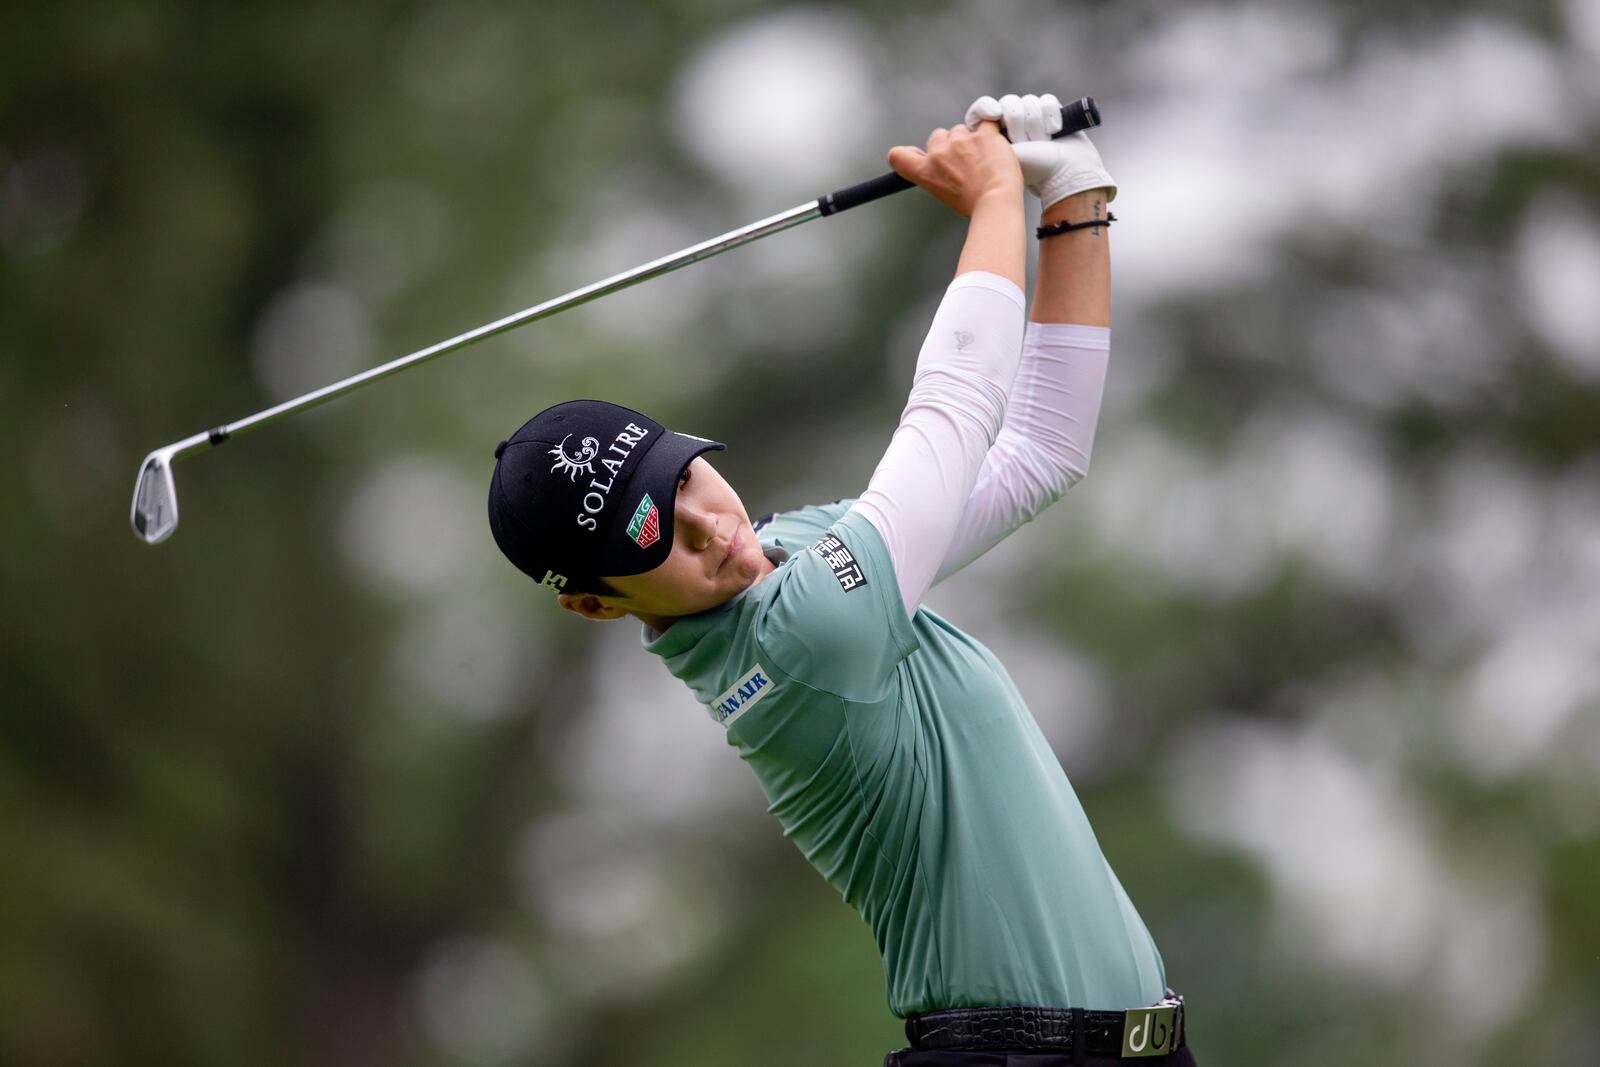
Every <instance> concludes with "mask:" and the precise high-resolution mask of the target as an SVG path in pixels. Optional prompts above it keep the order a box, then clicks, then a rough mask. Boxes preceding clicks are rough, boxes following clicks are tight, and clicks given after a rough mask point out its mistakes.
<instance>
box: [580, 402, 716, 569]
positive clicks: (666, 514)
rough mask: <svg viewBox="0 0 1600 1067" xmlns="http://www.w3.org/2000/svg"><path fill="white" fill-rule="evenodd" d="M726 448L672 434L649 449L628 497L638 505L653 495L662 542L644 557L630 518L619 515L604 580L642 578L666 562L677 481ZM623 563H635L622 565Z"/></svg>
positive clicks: (699, 439)
mask: <svg viewBox="0 0 1600 1067" xmlns="http://www.w3.org/2000/svg"><path fill="white" fill-rule="evenodd" d="M727 447H728V446H727V445H725V444H723V443H722V442H721V441H711V440H708V439H706V438H704V437H693V436H691V435H689V434H684V433H672V432H671V431H668V433H667V435H666V436H665V437H663V438H662V439H661V440H660V441H657V442H656V444H655V447H654V448H652V449H650V451H649V453H647V454H646V455H645V457H644V459H643V460H641V461H640V463H639V467H638V469H637V470H635V471H634V472H633V477H632V478H631V479H630V480H629V482H628V497H629V499H630V500H634V501H637V500H640V499H642V497H643V495H644V494H645V493H648V494H650V498H651V501H652V502H653V503H654V504H655V505H656V507H657V508H658V509H659V510H660V517H659V522H660V524H661V533H660V539H659V540H658V541H657V542H656V543H655V544H653V545H651V546H650V548H649V549H647V550H646V551H645V552H644V553H643V554H642V555H641V554H640V553H639V550H638V546H637V545H636V544H635V543H634V542H633V541H632V539H631V538H630V537H629V535H628V532H627V525H628V519H627V515H626V514H625V513H623V514H619V515H618V518H617V520H616V521H615V522H614V523H613V524H612V532H611V544H610V545H609V546H608V547H607V551H606V552H605V556H604V559H603V560H602V563H601V573H602V576H603V577H607V578H625V577H627V576H628V575H631V574H643V573H644V572H645V571H651V570H655V569H656V568H657V567H659V566H660V565H661V564H662V563H663V562H665V561H666V558H667V556H668V554H669V553H671V551H672V538H673V529H674V522H673V512H674V507H673V505H674V503H675V502H676V500H677V496H678V478H679V477H680V476H681V475H682V474H683V470H684V468H685V467H687V466H688V465H689V463H690V461H692V460H693V459H694V458H695V457H696V456H699V455H702V454H704V453H706V452H721V451H724V450H726V449H727ZM622 560H631V561H632V562H631V563H621V562H619V561H622ZM608 561H609V562H611V564H612V567H613V568H618V567H620V568H621V569H607V567H606V562H608Z"/></svg>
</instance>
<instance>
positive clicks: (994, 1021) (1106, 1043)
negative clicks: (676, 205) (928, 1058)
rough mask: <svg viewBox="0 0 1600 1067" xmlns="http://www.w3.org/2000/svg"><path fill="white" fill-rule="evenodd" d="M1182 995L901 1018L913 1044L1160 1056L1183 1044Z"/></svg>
mask: <svg viewBox="0 0 1600 1067" xmlns="http://www.w3.org/2000/svg"><path fill="white" fill-rule="evenodd" d="M1183 1030H1184V1026H1183V998H1182V997H1180V996H1178V995H1177V994H1176V993H1173V992H1171V991H1170V990H1169V991H1168V993H1167V995H1166V997H1164V998H1163V999H1162V1000H1161V1002H1160V1003H1158V1004H1156V1005H1154V1006H1153V1007H1149V1008H1134V1009H1132V1010H1131V1011H1090V1010H1088V1009H1085V1008H953V1009H951V1010H948V1011H930V1012H927V1013H925V1014H923V1015H912V1016H908V1017H907V1019H906V1040H908V1041H910V1042H911V1047H912V1048H915V1049H1005V1050H1009V1051H1022V1050H1026V1049H1054V1050H1059V1051H1062V1052H1066V1053H1069V1054H1070V1053H1073V1052H1074V1050H1081V1054H1082V1055H1084V1056H1096V1057H1108V1058H1120V1057H1125V1056H1126V1057H1143V1056H1165V1055H1166V1054H1167V1053H1169V1052H1173V1051H1176V1050H1177V1049H1180V1048H1182V1047H1183V1046H1184V1043H1185V1037H1184V1032H1183Z"/></svg>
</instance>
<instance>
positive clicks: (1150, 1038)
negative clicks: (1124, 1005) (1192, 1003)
mask: <svg viewBox="0 0 1600 1067" xmlns="http://www.w3.org/2000/svg"><path fill="white" fill-rule="evenodd" d="M1177 1047H1178V1005H1176V1004H1163V1005H1158V1006H1156V1007H1154V1008H1130V1009H1129V1010H1128V1011H1125V1012H1123V1013H1122V1055H1123V1058H1125V1059H1131V1058H1138V1057H1142V1056H1165V1055H1167V1054H1168V1053H1169V1052H1171V1051H1172V1050H1173V1049H1175V1048H1177Z"/></svg>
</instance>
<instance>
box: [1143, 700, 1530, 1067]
mask: <svg viewBox="0 0 1600 1067" xmlns="http://www.w3.org/2000/svg"><path fill="white" fill-rule="evenodd" d="M1175 751H1176V752H1177V754H1178V755H1177V757H1176V759H1175V766H1174V774H1173V776H1172V778H1171V787H1170V792H1169V795H1168V801H1169V807H1170V810H1171V812H1172V815H1173V818H1174V819H1175V820H1176V821H1177V822H1178V823H1179V824H1180V825H1182V826H1183V827H1184V828H1185V829H1186V830H1187V831H1189V832H1190V833H1192V834H1194V835H1195V836H1196V837H1198V838H1200V839H1202V840H1209V841H1213V842H1216V843H1218V844H1222V845H1226V846H1229V847H1233V848H1237V849H1240V850H1242V851H1244V852H1245V853H1247V854H1249V855H1251V856H1252V857H1254V858H1255V860H1256V861H1257V862H1258V863H1260V864H1261V866H1262V867H1263V869H1264V870H1265V871H1266V873H1267V875H1268V877H1269V878H1270V880H1271V882H1272V885H1273V887H1274V890H1275V901H1274V902H1275V906H1276V909H1277V916H1276V918H1277V925H1278V928H1279V939H1278V943H1279V945H1280V946H1281V949H1282V951H1283V953H1284V954H1285V956H1286V957H1287V958H1288V959H1290V960H1299V961H1300V962H1301V964H1302V965H1304V966H1309V967H1312V968H1315V967H1320V966H1331V967H1334V968H1337V969H1338V970H1341V971H1345V972H1346V973H1350V974H1353V975H1356V976H1359V977H1361V978H1363V979H1366V980H1372V981H1378V982H1381V983H1384V984H1386V985H1388V986H1391V987H1393V988H1396V989H1400V988H1412V987H1418V988H1421V989H1422V990H1424V995H1429V996H1432V997H1434V998H1436V999H1437V1000H1438V1001H1439V1008H1440V1010H1442V1011H1443V1010H1449V1011H1450V1013H1451V1017H1452V1019H1453V1020H1454V1024H1453V1028H1452V1031H1451V1033H1452V1035H1453V1036H1452V1037H1451V1040H1459V1041H1462V1042H1467V1041H1471V1040H1474V1039H1476V1038H1480V1037H1482V1036H1483V1035H1485V1034H1488V1033H1492V1032H1493V1031H1494V1030H1495V1029H1496V1028H1497V1027H1498V1026H1500V1025H1502V1024H1503V1023H1504V1022H1506V1021H1507V1020H1508V1019H1509V1018H1511V1017H1512V1016H1514V1015H1515V1013H1516V1012H1517V1011H1518V1010H1519V1009H1520V1007H1521V1006H1522V1005H1523V1003H1524V1002H1525V1001H1526V999H1527V997H1528V996H1529V995H1530V993H1531V992H1532V991H1533V989H1534V988H1535V987H1536V986H1537V984H1538V981H1539V979H1540V978H1541V976H1542V975H1541V972H1542V968H1543V965H1544V936H1545V935H1544V928H1543V923H1542V920H1541V918H1540V912H1539V906H1538V899H1537V896H1536V887H1535V885H1533V884H1532V883H1530V882H1528V881H1527V880H1526V879H1524V878H1522V877H1521V876H1519V875H1506V874H1505V873H1504V870H1503V868H1502V869H1501V871H1500V872H1499V873H1498V874H1497V872H1496V870H1495V869H1494V867H1493V866H1492V865H1490V864H1488V863H1480V862H1476V861H1474V860H1473V859H1472V858H1470V857H1469V858H1468V859H1467V860H1465V861H1463V860H1459V859H1458V860H1456V861H1455V862H1454V864H1453V865H1452V864H1451V863H1448V862H1447V861H1446V859H1445V856H1444V853H1443V851H1442V850H1441V849H1440V847H1439V846H1438V845H1437V844H1436V843H1435V841H1434V840H1433V836H1432V835H1431V834H1430V832H1429V829H1428V826H1427V824H1426V823H1425V821H1424V820H1423V817H1422V814H1421V812H1420V811H1419V810H1418V809H1417V808H1416V807H1415V806H1414V805H1413V804H1412V803H1411V802H1410V801H1409V799H1408V798H1406V797H1405V796H1404V795H1403V794H1402V793H1401V791H1400V790H1399V789H1398V788H1397V785H1396V782H1395V781H1394V780H1393V779H1392V777H1391V776H1390V775H1389V774H1388V773H1387V772H1386V771H1385V770H1383V769H1381V768H1378V767H1374V766H1372V765H1370V764H1364V763H1357V762H1356V761H1354V760H1352V759H1351V758H1350V757H1349V756H1348V755H1347V754H1345V753H1344V752H1343V751H1341V750H1340V749H1339V748H1338V747H1336V746H1335V745H1333V744H1330V743H1329V742H1328V740H1327V739H1326V738H1324V737H1321V736H1319V735H1318V734H1317V733H1316V732H1315V731H1301V732H1291V731H1289V730H1285V729H1283V728H1280V727H1275V726H1265V725H1258V724H1250V723H1240V722H1229V723H1225V724H1222V725H1214V726H1211V727H1209V728H1203V729H1201V730H1199V731H1196V734H1195V736H1194V737H1193V738H1191V739H1190V740H1189V741H1188V742H1187V743H1186V744H1183V745H1179V746H1177V747H1176V749H1175ZM1462 1005H1466V1006H1467V1007H1465V1008H1462V1007H1461V1006H1462Z"/></svg>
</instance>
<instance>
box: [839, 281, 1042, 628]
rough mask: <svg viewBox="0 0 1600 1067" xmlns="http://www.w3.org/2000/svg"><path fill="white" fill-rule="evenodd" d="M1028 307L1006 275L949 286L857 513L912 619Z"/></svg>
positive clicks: (1000, 402) (992, 420)
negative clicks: (883, 551)
mask: <svg viewBox="0 0 1600 1067" xmlns="http://www.w3.org/2000/svg"><path fill="white" fill-rule="evenodd" d="M1025 309H1026V305H1025V303H1024V298H1023V295H1022V290H1020V289H1018V288H1017V286H1016V285H1015V284H1014V283H1013V282H1011V281H1009V280H1007V279H1005V278H1002V277H1000V276H999V275H996V274H989V273H987V272H984V271H968V272H967V273H965V274H961V275H958V276H957V277H956V280H955V281H953V282H951V283H950V288H949V290H948V291H947V292H946V293H945V297H944V300H943V301H942V302H941V303H940V305H939V310H938V312H937V313H936V314H935V315H934V317H933V325H932V326H931V327H929V329H928V336H927V339H926V340H925V341H924V342H923V344H922V352H921V354H920V355H919V356H918V357H917V372H916V376H915V377H914V378H913V380H912V384H911V395H910V397H909V398H908V399H907V401H906V407H905V411H904V412H903V413H902V414H901V416H900V425H899V427H898V428H897V429H896V430H895V432H894V438H893V439H892V440H891V441H890V442H889V448H888V450H887V451H885V452H884V454H883V459H881V460H879V461H878V469H877V470H876V471H874V472H873V475H872V480H871V482H870V483H868V486H867V491H866V492H864V493H862V494H861V497H860V499H858V500H857V501H856V503H855V504H854V506H853V507H852V508H851V510H852V511H859V512H861V513H862V515H863V516H864V517H865V518H866V519H867V521H868V522H870V523H872V525H873V528H874V529H876V530H877V531H878V533H879V534H880V535H881V536H882V537H883V540H884V544H885V545H886V546H887V547H888V550H889V558H890V560H891V561H892V562H893V563H894V571H895V577H896V578H897V579H898V581H899V585H900V598H901V602H902V603H903V604H904V605H905V609H906V613H907V614H915V612H916V610H917V606H918V605H919V604H921V603H922V597H923V595H924V594H926V593H927V591H928V587H929V586H931V585H932V584H933V579H934V576H935V575H936V574H937V573H938V571H939V567H940V565H941V563H943V561H944V559H945V557H946V555H947V554H948V552H949V549H950V544H951V539H952V537H954V535H955V532H956V528H957V526H958V525H959V524H960V522H961V518H962V514H963V512H964V510H965V508H966V504H967V499H968V497H969V496H970V495H971V493H972V488H973V485H974V483H975V482H976V481H977V478H978V472H979V470H980V469H981V468H982V466H983V463H984V457H985V456H986V455H987V454H988V452H989V448H990V446H991V445H993V444H994V441H995V438H996V437H997V436H998V435H999V433H1000V426H1001V423H1002V422H1003V421H1004V418H1005V412H1006V396H1007V393H1008V392H1009V391H1010V389H1011V385H1012V380H1013V379H1014V377H1015V376H1016V372H1017V363H1018V361H1019V360H1020V359H1021V356H1022V333H1023V323H1022V316H1023V313H1024V311H1025Z"/></svg>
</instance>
